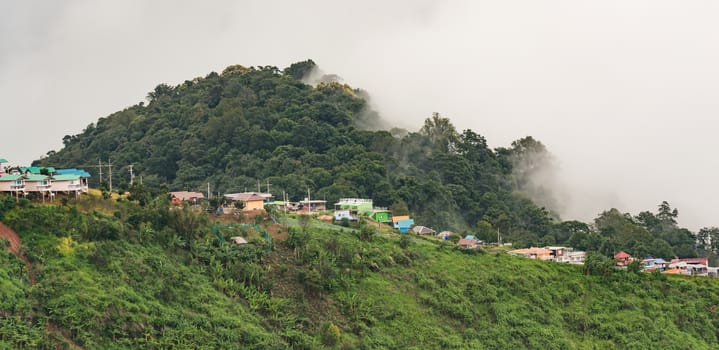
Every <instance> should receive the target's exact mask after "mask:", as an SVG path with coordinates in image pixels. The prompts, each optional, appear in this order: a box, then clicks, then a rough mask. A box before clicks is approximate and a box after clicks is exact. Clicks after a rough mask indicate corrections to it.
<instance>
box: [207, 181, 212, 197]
mask: <svg viewBox="0 0 719 350" xmlns="http://www.w3.org/2000/svg"><path fill="white" fill-rule="evenodd" d="M210 198H212V194H211V193H210V183H209V182H208V183H207V200H210Z"/></svg>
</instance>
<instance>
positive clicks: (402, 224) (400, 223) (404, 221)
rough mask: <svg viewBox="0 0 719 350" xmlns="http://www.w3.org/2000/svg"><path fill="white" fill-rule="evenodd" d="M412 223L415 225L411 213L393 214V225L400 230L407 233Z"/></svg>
mask: <svg viewBox="0 0 719 350" xmlns="http://www.w3.org/2000/svg"><path fill="white" fill-rule="evenodd" d="M412 225H414V220H412V219H410V218H409V215H398V216H392V226H393V227H394V228H396V229H398V230H399V232H402V233H406V232H407V231H409V228H410V227H412Z"/></svg>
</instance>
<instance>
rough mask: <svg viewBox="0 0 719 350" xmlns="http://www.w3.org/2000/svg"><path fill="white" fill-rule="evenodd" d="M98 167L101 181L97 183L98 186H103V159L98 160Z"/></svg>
mask: <svg viewBox="0 0 719 350" xmlns="http://www.w3.org/2000/svg"><path fill="white" fill-rule="evenodd" d="M97 168H98V169H100V183H99V184H98V185H97V187H98V188H102V159H98V160H97Z"/></svg>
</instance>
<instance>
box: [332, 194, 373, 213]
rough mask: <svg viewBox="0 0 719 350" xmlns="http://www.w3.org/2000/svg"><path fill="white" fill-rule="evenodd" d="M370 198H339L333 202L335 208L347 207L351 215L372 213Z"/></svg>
mask: <svg viewBox="0 0 719 350" xmlns="http://www.w3.org/2000/svg"><path fill="white" fill-rule="evenodd" d="M373 208H374V207H373V205H372V200H371V199H366V198H340V200H339V201H337V203H335V210H344V209H349V210H350V213H351V214H352V215H353V216H355V217H356V216H358V215H365V216H369V215H370V214H372V209H373Z"/></svg>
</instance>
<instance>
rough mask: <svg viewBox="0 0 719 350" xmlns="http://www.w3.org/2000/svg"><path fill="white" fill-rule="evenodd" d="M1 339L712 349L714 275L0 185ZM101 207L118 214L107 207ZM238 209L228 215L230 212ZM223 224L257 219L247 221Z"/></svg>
mask: <svg viewBox="0 0 719 350" xmlns="http://www.w3.org/2000/svg"><path fill="white" fill-rule="evenodd" d="M0 203H1V204H2V205H0V218H2V221H3V222H5V223H6V224H8V225H9V226H10V227H11V228H12V229H13V230H15V231H16V232H17V233H18V234H19V236H20V237H21V239H22V242H23V247H22V248H21V251H22V252H24V253H25V254H26V255H27V257H28V259H29V262H30V267H29V268H30V269H32V272H33V273H34V275H35V283H34V284H33V283H32V282H31V279H30V277H29V276H30V275H29V271H28V269H27V268H26V265H25V263H24V262H23V260H22V259H21V258H20V257H18V256H16V255H14V254H12V253H11V252H9V251H4V250H3V251H0V260H2V263H3V266H5V267H6V268H4V269H3V270H2V271H0V284H1V285H2V288H0V294H1V295H2V297H0V318H2V322H0V346H1V347H3V348H55V349H56V348H73V347H75V348H76V347H82V348H88V349H89V348H167V347H172V348H193V349H198V348H207V349H216V348H242V349H285V348H293V349H318V348H327V349H332V348H343V349H387V348H402V349H437V348H447V349H508V348H528V349H596V348H601V349H612V348H632V349H643V348H657V347H660V348H663V349H709V348H715V346H716V344H717V343H718V342H719V339H718V337H719V334H717V331H716V330H717V327H718V326H719V317H718V316H717V313H716V311H717V304H718V303H719V284H718V283H717V281H716V280H714V279H707V278H683V277H678V276H664V275H660V274H646V273H630V272H627V271H614V270H612V269H607V268H606V265H603V264H604V261H602V260H601V259H600V260H597V261H592V260H591V259H590V261H589V262H588V265H587V266H585V267H584V268H583V267H581V266H574V265H564V264H557V263H551V262H541V261H533V260H527V259H522V258H516V257H511V256H507V255H505V254H499V253H497V254H494V253H486V252H482V251H464V250H458V249H456V248H454V246H453V245H451V244H448V243H445V242H442V241H438V240H434V239H426V238H422V237H418V236H408V235H402V236H400V235H399V234H394V233H391V234H388V233H381V232H378V231H376V230H375V229H374V225H360V226H356V227H342V226H339V225H337V226H335V225H329V224H326V223H321V222H317V221H314V219H309V220H307V217H302V218H295V217H292V216H290V217H279V218H277V220H278V224H275V223H274V222H273V221H272V220H270V219H269V218H268V217H257V218H253V220H256V222H259V223H260V224H261V225H262V226H263V227H264V228H265V229H266V230H267V231H269V232H270V234H271V235H272V237H273V240H272V242H271V245H270V247H271V248H272V249H270V250H267V249H266V248H267V247H268V245H267V243H266V242H265V241H264V240H263V239H256V240H253V239H251V238H250V243H249V244H247V245H243V246H234V245H230V244H220V242H219V241H218V239H217V238H216V237H214V236H213V235H212V234H211V233H210V222H211V221H214V220H216V219H215V218H210V217H208V216H207V214H206V213H203V212H200V211H194V210H192V209H190V208H189V207H185V208H176V209H169V208H170V206H169V203H168V202H167V199H166V198H164V196H160V197H157V198H155V199H153V200H151V201H150V202H148V203H147V204H146V205H145V206H141V205H140V204H139V203H138V202H135V201H128V200H126V199H120V200H119V201H118V200H113V199H102V198H101V197H95V196H88V197H86V198H81V199H80V200H77V201H75V200H71V201H70V202H69V203H67V205H57V206H55V205H32V204H29V203H27V202H25V201H22V202H21V203H20V204H19V205H16V204H15V203H14V201H13V200H12V198H8V197H4V198H3V199H2V201H0ZM103 212H106V213H110V214H103ZM227 220H232V219H224V221H225V222H228V221H227ZM235 227H240V228H236V230H238V231H230V230H233V228H232V227H229V226H223V227H222V229H223V230H226V231H225V234H230V233H232V234H238V235H244V236H247V237H252V236H253V234H252V232H249V231H247V230H246V229H244V228H242V226H235Z"/></svg>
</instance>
